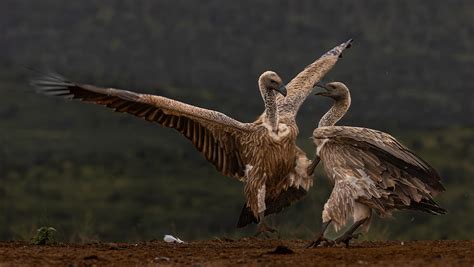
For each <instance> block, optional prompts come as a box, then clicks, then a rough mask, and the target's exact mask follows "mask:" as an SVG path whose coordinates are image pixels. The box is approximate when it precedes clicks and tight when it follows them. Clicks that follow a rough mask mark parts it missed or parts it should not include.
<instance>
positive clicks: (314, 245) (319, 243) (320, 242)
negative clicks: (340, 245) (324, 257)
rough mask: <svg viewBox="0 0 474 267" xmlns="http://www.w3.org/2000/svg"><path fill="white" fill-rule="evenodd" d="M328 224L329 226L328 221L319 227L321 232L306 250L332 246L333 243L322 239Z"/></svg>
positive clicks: (329, 222)
mask: <svg viewBox="0 0 474 267" xmlns="http://www.w3.org/2000/svg"><path fill="white" fill-rule="evenodd" d="M329 224H331V221H330V220H329V221H327V222H325V223H323V225H322V226H321V231H320V232H319V235H318V236H317V237H318V238H317V239H316V240H315V241H313V242H311V243H310V244H309V245H307V246H306V248H316V247H318V246H319V245H322V246H329V245H333V244H334V241H332V240H329V239H327V238H325V237H324V233H325V232H326V229H327V228H328V226H329ZM322 242H325V243H322Z"/></svg>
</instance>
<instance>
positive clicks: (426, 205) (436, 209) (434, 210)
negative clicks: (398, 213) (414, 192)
mask: <svg viewBox="0 0 474 267" xmlns="http://www.w3.org/2000/svg"><path fill="white" fill-rule="evenodd" d="M410 209H414V210H420V211H424V212H427V213H430V214H433V215H442V214H446V213H447V212H448V211H447V210H445V209H443V208H441V207H440V206H438V204H436V202H434V201H433V200H426V199H422V200H421V201H420V202H415V201H412V202H411V203H410Z"/></svg>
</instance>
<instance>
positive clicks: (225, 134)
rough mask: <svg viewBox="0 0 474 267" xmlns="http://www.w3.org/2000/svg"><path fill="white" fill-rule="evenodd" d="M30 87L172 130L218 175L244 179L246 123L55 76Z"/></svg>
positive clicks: (213, 112) (173, 103)
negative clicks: (242, 145)
mask: <svg viewBox="0 0 474 267" xmlns="http://www.w3.org/2000/svg"><path fill="white" fill-rule="evenodd" d="M31 84H32V85H33V86H34V87H36V89H37V91H38V92H40V93H43V94H45V95H51V96H60V97H64V98H68V99H78V100H81V101H84V102H89V103H94V104H98V105H102V106H106V107H108V108H111V109H113V110H114V111H116V112H122V113H129V114H132V115H135V116H137V117H140V118H143V119H145V120H147V121H150V122H157V123H159V124H161V125H163V126H165V127H168V128H174V129H175V130H177V131H178V132H180V133H181V134H182V135H184V136H185V137H186V138H187V139H189V140H190V141H191V142H192V143H193V144H194V146H195V147H196V148H197V150H199V151H200V152H201V153H202V154H203V155H204V156H205V157H206V159H207V160H208V161H210V162H211V163H212V164H214V165H215V167H216V169H217V170H219V171H220V172H221V173H223V174H224V175H227V176H234V177H241V176H243V175H244V170H245V164H244V163H243V162H242V160H241V157H240V153H239V137H240V136H242V135H243V134H245V133H246V132H247V131H248V130H249V124H247V123H241V122H239V121H236V120H234V119H232V118H230V117H228V116H226V115H224V114H222V113H219V112H216V111H212V110H207V109H203V108H199V107H195V106H191V105H188V104H185V103H182V102H179V101H175V100H172V99H169V98H165V97H161V96H154V95H148V94H139V93H134V92H130V91H125V90H119V89H113V88H100V87H96V86H94V85H87V84H76V83H73V82H71V81H69V80H67V79H66V78H64V77H62V76H60V75H58V74H47V75H42V76H41V77H39V78H37V79H35V80H32V82H31Z"/></svg>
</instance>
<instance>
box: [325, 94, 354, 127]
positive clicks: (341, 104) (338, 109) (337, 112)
mask: <svg viewBox="0 0 474 267" xmlns="http://www.w3.org/2000/svg"><path fill="white" fill-rule="evenodd" d="M350 106H351V96H350V95H349V94H348V95H347V96H345V97H341V98H339V99H336V101H335V102H334V104H333V105H332V107H331V108H330V109H329V111H328V112H326V114H324V116H323V117H322V118H321V120H320V121H319V125H318V127H324V126H334V125H335V124H336V123H337V122H338V121H339V120H340V119H341V118H342V117H344V115H345V114H346V112H347V110H348V109H349V107H350Z"/></svg>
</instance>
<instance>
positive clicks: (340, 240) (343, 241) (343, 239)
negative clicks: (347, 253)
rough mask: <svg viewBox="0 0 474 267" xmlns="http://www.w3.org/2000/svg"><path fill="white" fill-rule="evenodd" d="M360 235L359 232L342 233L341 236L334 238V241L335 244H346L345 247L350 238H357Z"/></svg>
mask: <svg viewBox="0 0 474 267" xmlns="http://www.w3.org/2000/svg"><path fill="white" fill-rule="evenodd" d="M361 235H362V234H361V233H357V234H347V235H343V236H341V237H338V238H337V239H336V240H334V242H335V243H336V245H339V244H345V245H346V248H347V247H349V242H350V241H351V240H352V239H357V238H359V237H360V236H361Z"/></svg>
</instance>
